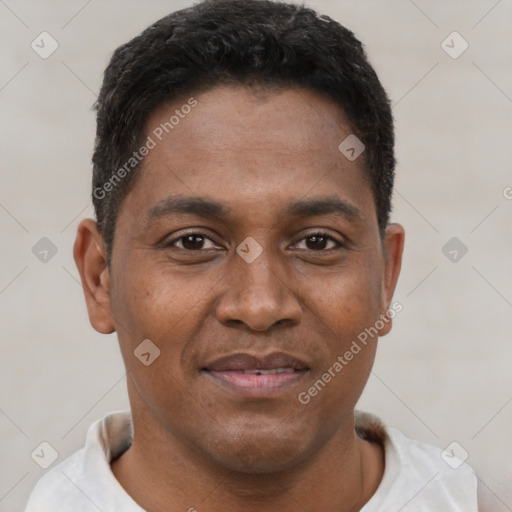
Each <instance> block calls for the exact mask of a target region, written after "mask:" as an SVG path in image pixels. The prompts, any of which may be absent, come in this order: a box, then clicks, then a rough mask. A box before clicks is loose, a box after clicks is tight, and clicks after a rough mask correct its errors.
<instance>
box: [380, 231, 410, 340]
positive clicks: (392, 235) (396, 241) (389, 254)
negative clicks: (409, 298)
mask: <svg viewBox="0 0 512 512" xmlns="http://www.w3.org/2000/svg"><path fill="white" fill-rule="evenodd" d="M404 240H405V231H404V228H403V227H402V226H401V225H400V224H390V225H389V226H388V227H387V228H386V232H385V238H384V276H383V281H382V291H381V315H386V313H387V312H388V310H389V307H390V305H391V299H392V298H393V294H394V293H395V287H396V283H397V281H398V276H399V275H400V268H401V267H402V253H403V250H404ZM386 316H387V321H386V322H383V323H384V327H383V328H382V329H380V330H379V336H385V335H386V334H388V333H389V331H391V327H392V324H393V322H392V320H391V318H392V317H390V316H389V315H386Z"/></svg>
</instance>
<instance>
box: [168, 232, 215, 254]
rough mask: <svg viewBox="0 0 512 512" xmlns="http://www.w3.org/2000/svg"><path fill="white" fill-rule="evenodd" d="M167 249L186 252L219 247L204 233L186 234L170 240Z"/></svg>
mask: <svg viewBox="0 0 512 512" xmlns="http://www.w3.org/2000/svg"><path fill="white" fill-rule="evenodd" d="M167 247H178V248H179V249H185V250H187V251H200V250H201V249H217V248H218V247H219V246H218V245H217V244H216V243H215V242H214V241H213V240H212V239H211V238H209V237H207V236H206V235H205V234H204V233H187V234H186V235H182V236H180V237H178V238H175V239H174V240H171V241H170V242H169V243H168V244H167Z"/></svg>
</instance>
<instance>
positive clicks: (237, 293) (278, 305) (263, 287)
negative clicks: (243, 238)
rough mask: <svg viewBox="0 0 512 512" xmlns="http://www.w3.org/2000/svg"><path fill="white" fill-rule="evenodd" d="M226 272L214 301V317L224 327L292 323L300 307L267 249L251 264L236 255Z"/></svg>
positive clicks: (297, 318)
mask: <svg viewBox="0 0 512 512" xmlns="http://www.w3.org/2000/svg"><path fill="white" fill-rule="evenodd" d="M234 260H235V261H234V262H233V267H232V268H231V269H230V271H229V272H228V274H227V276H226V279H227V282H226V291H225V293H224V294H223V295H222V296H221V297H220V299H219V301H218V302H217V311H216V314H217V319H218V320H219V322H221V323H223V324H225V325H227V326H231V327H233V326H237V325H238V326H240V325H244V326H246V327H247V328H249V329H251V330H253V331H268V330H269V329H271V328H272V327H275V326H277V325H296V324H298V323H300V321H301V319H302V307H301V305H300V302H299V300H298V297H296V295H295V294H294V293H293V291H292V286H293V285H292V284H291V283H289V282H288V280H287V279H286V276H285V273H284V272H282V271H281V272H279V269H278V265H277V264H275V262H272V261H270V260H271V258H269V254H268V252H267V251H263V253H262V254H261V255H260V256H259V258H258V259H256V260H255V261H253V262H252V263H247V262H246V261H244V260H243V259H242V258H240V257H239V256H238V255H235V256H234Z"/></svg>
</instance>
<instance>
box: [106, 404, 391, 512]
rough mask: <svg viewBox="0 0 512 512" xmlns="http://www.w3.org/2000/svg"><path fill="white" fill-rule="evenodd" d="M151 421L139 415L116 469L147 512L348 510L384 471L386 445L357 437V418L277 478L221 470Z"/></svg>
mask: <svg viewBox="0 0 512 512" xmlns="http://www.w3.org/2000/svg"><path fill="white" fill-rule="evenodd" d="M148 420H149V421H148ZM151 420H152V419H150V418H145V417H144V415H136V414H134V417H133V421H134V437H133V442H132V445H131V447H130V449H129V450H127V451H126V452H125V453H124V454H123V456H122V457H121V458H119V459H118V460H117V461H115V462H114V463H113V464H112V470H113V472H114V475H115V476H116V478H117V479H118V481H119V482H120V483H121V485H122V486H123V487H124V488H125V490H126V491H127V493H128V494H129V495H130V496H132V498H133V499H134V500H135V501H136V502H137V503H138V504H139V505H140V506H141V507H142V508H144V509H145V510H147V511H148V512H159V511H161V510H162V511H163V510H165V511H166V512H169V511H171V512H173V511H174V510H176V511H183V510H190V512H193V511H194V509H196V510H197V511H199V512H220V511H224V510H226V509H227V510H244V511H245V512H256V511H258V512H261V510H265V511H267V512H274V511H275V512H277V511H279V512H291V511H292V510H293V511H296V510H297V508H298V507H299V508H303V509H304V510H337V511H340V512H351V511H355V510H360V508H361V507H362V506H363V505H364V504H365V503H366V502H367V501H368V500H369V499H370V498H371V496H372V495H373V494H374V492H375V491H376V489H377V487H378V485H379V483H380V480H381V478H382V474H383V471H384V455H383V450H382V447H380V446H379V445H376V444H371V443H368V442H367V441H363V440H362V439H360V438H359V437H357V436H356V434H355V431H354V423H353V421H354V419H353V416H352V417H351V418H349V419H348V420H347V421H346V422H345V423H346V424H345V425H343V426H342V427H341V428H340V429H339V430H338V431H337V432H335V433H334V435H333V436H332V437H331V438H330V439H329V440H328V441H327V442H325V444H324V445H323V446H321V447H320V448H318V449H317V450H316V451H315V452H314V454H313V455H311V456H310V457H309V458H308V459H307V460H304V461H303V462H301V463H300V464H298V465H296V466H294V467H292V468H290V469H287V470H285V471H279V472H274V473H241V472H235V471H232V470H230V469H228V468H225V467H222V466H220V465H219V464H217V463H215V462H214V461H213V460H212V458H211V457H208V456H205V455H204V454H201V453H198V452H197V451H196V450H195V449H194V448H193V447H189V446H186V445H184V444H183V443H182V442H180V441H179V440H177V439H176V438H175V437H174V436H172V435H171V434H170V433H169V432H168V431H166V430H165V429H163V428H162V427H161V426H160V425H159V424H158V423H156V425H155V424H151ZM153 422H154V420H153ZM149 425H151V428H149ZM312 490H314V492H311V491H312ZM170 504H172V508H170Z"/></svg>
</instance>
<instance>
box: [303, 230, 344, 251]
mask: <svg viewBox="0 0 512 512" xmlns="http://www.w3.org/2000/svg"><path fill="white" fill-rule="evenodd" d="M300 244H305V247H299V248H300V249H307V250H310V251H329V250H332V249H336V248H337V247H341V246H342V245H343V244H342V243H341V242H338V241H337V240H335V239H334V238H333V237H332V236H329V235H326V234H325V233H311V234H310V235H308V236H306V237H304V238H303V239H302V240H299V242H298V244H296V245H297V246H298V245H300Z"/></svg>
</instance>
